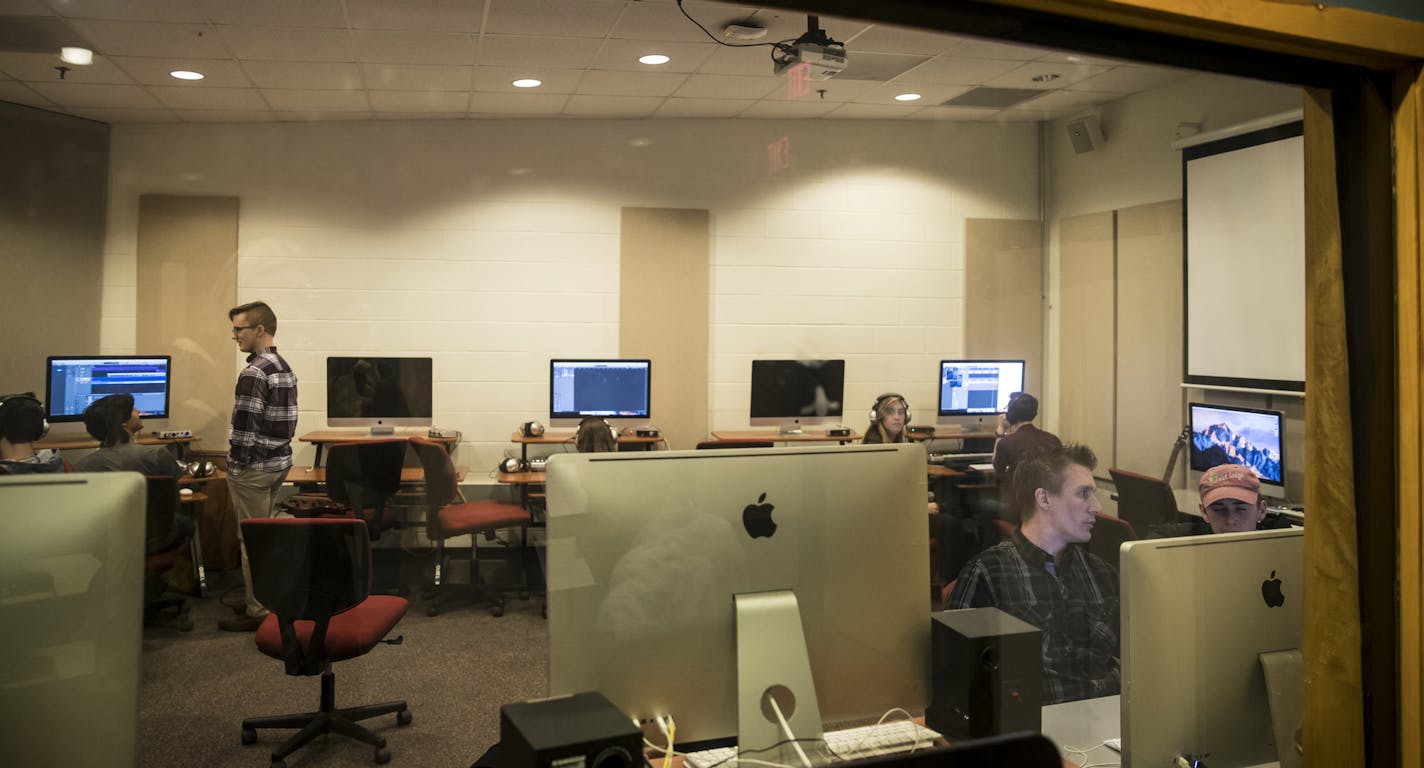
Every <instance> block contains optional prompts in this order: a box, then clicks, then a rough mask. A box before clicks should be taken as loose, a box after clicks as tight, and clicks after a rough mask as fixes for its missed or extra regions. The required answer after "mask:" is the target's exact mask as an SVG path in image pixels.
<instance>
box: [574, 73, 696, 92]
mask: <svg viewBox="0 0 1424 768" xmlns="http://www.w3.org/2000/svg"><path fill="white" fill-rule="evenodd" d="M687 78H688V75H687V74H685V73H683V72H606V71H600V70H592V71H589V72H585V73H584V75H583V79H582V80H580V81H579V85H578V89H577V90H576V91H575V93H579V94H583V95H585V96H667V95H669V94H671V93H672V92H673V91H675V90H677V89H678V87H679V86H681V85H682V84H683V83H684V82H686V81H687Z"/></svg>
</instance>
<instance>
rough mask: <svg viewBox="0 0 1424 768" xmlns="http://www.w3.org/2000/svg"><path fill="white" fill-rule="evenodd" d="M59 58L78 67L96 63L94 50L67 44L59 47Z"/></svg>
mask: <svg viewBox="0 0 1424 768" xmlns="http://www.w3.org/2000/svg"><path fill="white" fill-rule="evenodd" d="M59 60H60V61H62V62H64V63H65V64H73V65H75V66H77V67H87V66H89V65H90V64H93V63H94V52H93V51H91V50H89V49H88V48H80V47H78V46H65V47H63V48H60V49H59Z"/></svg>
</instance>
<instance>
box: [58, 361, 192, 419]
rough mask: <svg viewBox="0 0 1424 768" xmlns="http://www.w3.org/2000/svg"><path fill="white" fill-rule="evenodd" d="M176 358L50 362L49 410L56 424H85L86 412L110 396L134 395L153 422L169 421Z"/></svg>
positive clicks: (144, 414)
mask: <svg viewBox="0 0 1424 768" xmlns="http://www.w3.org/2000/svg"><path fill="white" fill-rule="evenodd" d="M171 368H172V358H170V357H168V356H167V355H149V356H137V355H107V356H99V355H89V356H54V357H51V358H49V360H48V365H47V370H46V375H45V408H46V409H47V411H48V418H49V420H50V421H54V422H65V421H83V420H84V409H85V408H88V407H89V404H90V403H92V402H94V401H95V400H98V399H99V398H101V397H105V396H107V395H119V394H124V395H132V396H133V399H134V408H136V409H138V412H139V413H140V414H142V415H143V416H144V418H149V419H166V418H168V400H169V380H168V375H169V372H170V370H171Z"/></svg>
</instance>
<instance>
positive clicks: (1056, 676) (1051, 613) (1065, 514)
mask: <svg viewBox="0 0 1424 768" xmlns="http://www.w3.org/2000/svg"><path fill="white" fill-rule="evenodd" d="M1097 464H1098V459H1097V457H1096V456H1094V455H1093V452H1092V450H1090V449H1089V448H1087V447H1086V446H1082V445H1074V444H1069V445H1062V446H1056V447H1051V448H1046V449H1042V450H1040V451H1038V452H1036V453H1033V454H1031V455H1030V456H1029V457H1028V458H1026V459H1025V460H1023V461H1022V462H1021V463H1020V464H1019V466H1018V468H1017V469H1015V470H1014V496H1015V499H1016V500H1017V501H1018V507H1019V510H1020V511H1021V513H1022V515H1023V522H1022V523H1021V524H1020V525H1019V527H1018V528H1017V529H1016V530H1015V531H1014V535H1013V538H1012V539H1010V540H1009V541H1002V542H999V544H997V545H995V546H994V547H991V548H989V549H987V550H985V551H983V552H981V553H980V554H979V556H978V557H976V558H974V559H973V560H971V561H970V562H969V564H968V565H966V566H964V570H962V571H960V574H959V579H958V580H957V581H956V582H955V584H954V591H953V592H951V593H950V595H949V601H948V604H947V605H946V606H945V607H946V608H982V607H986V606H992V607H995V608H998V609H1000V610H1002V611H1004V612H1005V613H1008V614H1011V615H1013V616H1015V617H1017V618H1020V619H1022V620H1024V621H1026V622H1028V623H1029V624H1032V625H1034V626H1035V627H1038V628H1039V630H1040V631H1041V632H1042V633H1043V703H1044V704H1056V703H1058V702H1062V701H1076V700H1078V699H1088V698H1094V697H1097V696H1111V695H1113V694H1116V693H1118V692H1119V688H1120V684H1121V679H1120V676H1119V675H1120V672H1119V664H1118V654H1119V650H1118V648H1119V642H1118V632H1119V625H1118V611H1119V607H1120V598H1119V595H1118V578H1117V571H1116V570H1114V569H1113V567H1112V566H1111V565H1108V564H1107V563H1105V562H1103V561H1102V560H1101V559H1099V558H1098V557H1097V556H1096V555H1094V554H1092V553H1091V552H1088V551H1087V550H1086V549H1084V548H1083V547H1082V546H1080V545H1082V544H1086V543H1087V542H1088V540H1089V539H1090V538H1091V537H1092V534H1093V522H1094V521H1095V519H1096V517H1095V516H1096V515H1097V513H1099V512H1101V511H1102V505H1101V504H1099V503H1098V498H1097V493H1096V490H1097V486H1096V483H1095V482H1094V480H1093V468H1094V467H1096V466H1097Z"/></svg>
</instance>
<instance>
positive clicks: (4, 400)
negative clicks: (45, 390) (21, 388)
mask: <svg viewBox="0 0 1424 768" xmlns="http://www.w3.org/2000/svg"><path fill="white" fill-rule="evenodd" d="M27 402H28V403H34V404H35V407H36V408H38V409H40V433H39V434H38V435H36V436H35V438H34V439H33V440H30V441H28V442H32V443H33V442H39V441H40V440H43V439H44V438H45V435H48V434H49V419H46V418H45V417H44V403H41V402H40V399H39V398H38V397H35V393H33V392H16V393H15V394H13V395H0V413H3V412H4V411H5V409H6V408H9V407H13V406H14V404H18V403H27ZM3 423H4V419H3V418H0V424H3ZM22 442H23V441H22Z"/></svg>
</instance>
